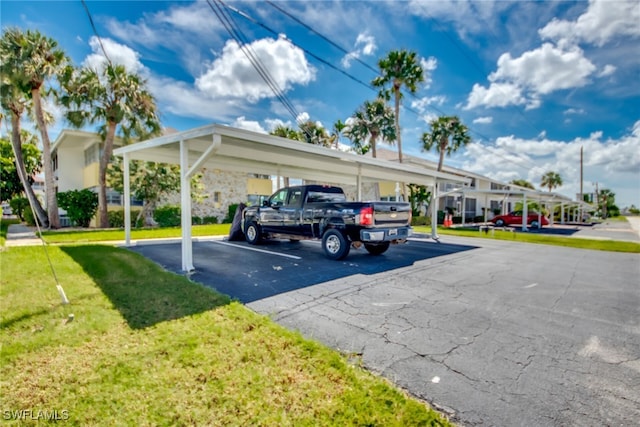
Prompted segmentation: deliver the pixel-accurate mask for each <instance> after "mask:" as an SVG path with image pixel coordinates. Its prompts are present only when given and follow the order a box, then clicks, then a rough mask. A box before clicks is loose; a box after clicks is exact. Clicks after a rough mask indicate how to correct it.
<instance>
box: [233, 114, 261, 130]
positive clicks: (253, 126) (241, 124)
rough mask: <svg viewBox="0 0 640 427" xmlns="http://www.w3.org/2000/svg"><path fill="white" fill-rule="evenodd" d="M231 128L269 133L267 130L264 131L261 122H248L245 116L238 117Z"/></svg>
mask: <svg viewBox="0 0 640 427" xmlns="http://www.w3.org/2000/svg"><path fill="white" fill-rule="evenodd" d="M230 126H231V127H234V128H240V129H246V130H250V131H253V132H259V133H268V132H267V131H266V130H264V128H263V127H262V126H261V125H260V123H259V122H257V121H255V120H247V119H246V118H245V117H244V116H240V117H237V118H236V119H235V120H234V121H233V123H231V125H230Z"/></svg>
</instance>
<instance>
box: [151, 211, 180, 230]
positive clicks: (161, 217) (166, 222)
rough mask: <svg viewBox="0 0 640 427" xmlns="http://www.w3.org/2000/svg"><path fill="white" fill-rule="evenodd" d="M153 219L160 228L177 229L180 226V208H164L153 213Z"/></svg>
mask: <svg viewBox="0 0 640 427" xmlns="http://www.w3.org/2000/svg"><path fill="white" fill-rule="evenodd" d="M153 219H154V220H155V221H156V222H157V223H158V225H159V226H160V227H177V226H179V225H180V206H162V207H160V208H157V209H156V210H155V212H154V213H153Z"/></svg>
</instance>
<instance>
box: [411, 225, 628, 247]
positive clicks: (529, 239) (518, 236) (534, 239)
mask: <svg viewBox="0 0 640 427" xmlns="http://www.w3.org/2000/svg"><path fill="white" fill-rule="evenodd" d="M414 231H415V232H418V233H429V234H430V233H431V226H418V227H414ZM438 234H441V235H448V236H462V237H474V238H478V239H495V240H510V241H516V242H523V243H538V244H543V245H553V246H566V247H570V248H579V249H593V250H598V251H610V252H630V253H640V243H637V242H625V241H621V240H599V239H583V238H575V237H566V236H553V235H549V234H537V233H520V232H513V231H502V230H495V231H494V232H493V233H481V232H479V231H478V230H474V229H470V228H444V227H438Z"/></svg>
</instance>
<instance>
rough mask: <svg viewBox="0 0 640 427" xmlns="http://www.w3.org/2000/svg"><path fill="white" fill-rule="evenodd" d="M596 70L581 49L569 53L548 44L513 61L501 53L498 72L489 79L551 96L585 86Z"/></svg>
mask: <svg viewBox="0 0 640 427" xmlns="http://www.w3.org/2000/svg"><path fill="white" fill-rule="evenodd" d="M595 69H596V67H595V65H593V64H592V63H591V61H589V60H588V59H586V58H585V57H584V54H583V52H582V50H581V49H578V48H574V49H572V50H568V51H566V50H562V49H559V48H557V47H555V46H553V45H552V44H551V43H545V44H543V45H542V46H541V47H539V48H538V49H535V50H531V51H528V52H525V53H524V54H522V55H521V56H520V57H519V58H512V57H511V54H509V53H505V54H502V55H501V56H500V58H499V59H498V69H497V70H496V71H495V72H493V73H491V75H490V76H489V80H490V81H492V82H493V81H509V82H514V83H516V84H518V85H520V86H521V87H525V88H528V89H530V90H532V91H534V92H535V93H539V94H548V93H551V92H554V91H556V90H561V89H570V88H574V87H580V86H584V85H585V84H586V83H587V81H588V80H587V78H588V77H589V75H591V74H592V73H593V72H594V71H595Z"/></svg>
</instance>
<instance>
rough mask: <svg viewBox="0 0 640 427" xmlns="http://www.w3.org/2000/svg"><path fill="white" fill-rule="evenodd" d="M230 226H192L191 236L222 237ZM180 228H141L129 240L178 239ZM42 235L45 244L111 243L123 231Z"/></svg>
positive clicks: (92, 230) (62, 232)
mask: <svg viewBox="0 0 640 427" xmlns="http://www.w3.org/2000/svg"><path fill="white" fill-rule="evenodd" d="M230 228H231V224H210V225H194V226H192V227H191V234H192V235H193V236H194V237H199V236H224V235H228V234H229V229H230ZM180 233H181V228H180V227H168V228H143V229H133V230H131V239H132V240H139V239H161V238H170V237H180ZM42 235H43V237H44V240H45V242H47V243H88V242H113V241H121V240H124V238H125V236H124V229H109V230H102V229H87V230H72V231H67V230H65V229H61V230H52V231H43V232H42Z"/></svg>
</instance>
